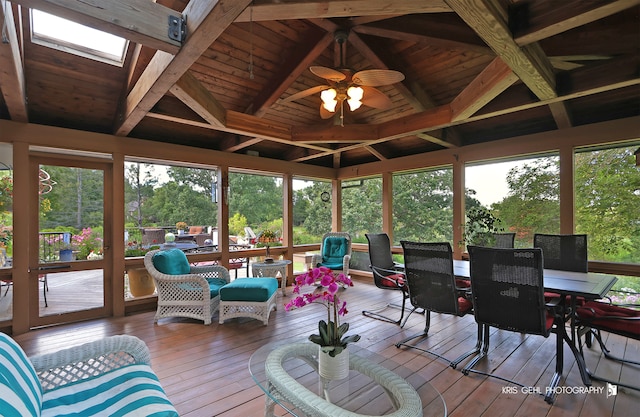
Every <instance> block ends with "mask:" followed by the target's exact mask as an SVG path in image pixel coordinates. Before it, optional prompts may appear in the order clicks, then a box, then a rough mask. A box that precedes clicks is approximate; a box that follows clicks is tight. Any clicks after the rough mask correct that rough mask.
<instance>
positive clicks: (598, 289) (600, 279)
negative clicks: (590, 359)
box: [453, 260, 618, 386]
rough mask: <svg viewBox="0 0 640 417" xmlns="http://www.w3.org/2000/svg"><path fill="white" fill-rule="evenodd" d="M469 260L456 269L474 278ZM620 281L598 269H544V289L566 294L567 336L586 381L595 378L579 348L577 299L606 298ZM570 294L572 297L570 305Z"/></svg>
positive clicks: (455, 265)
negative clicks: (594, 270) (580, 270)
mask: <svg viewBox="0 0 640 417" xmlns="http://www.w3.org/2000/svg"><path fill="white" fill-rule="evenodd" d="M469 266H470V264H469V261H466V260H454V261H453V273H454V275H455V276H456V277H457V278H466V279H470V278H471V279H472V277H471V274H470V270H469ZM617 281H618V278H616V277H615V276H613V275H607V274H599V273H594V272H572V271H559V270H555V269H545V270H544V271H543V282H544V290H545V291H549V292H552V293H557V294H560V295H562V296H563V297H560V298H561V300H562V301H561V305H562V306H564V308H565V314H566V316H567V317H568V319H569V323H570V326H571V331H570V333H569V334H567V332H566V331H564V328H562V331H563V339H564V340H565V342H566V343H567V345H568V346H569V348H570V349H571V352H572V353H573V356H574V357H575V358H576V363H577V364H578V369H579V371H580V376H581V378H582V382H583V383H584V385H587V386H590V385H591V378H590V377H589V371H588V369H587V365H586V362H585V360H584V357H583V356H582V354H581V353H580V351H579V348H578V335H577V333H576V320H575V319H576V317H575V311H576V303H577V300H578V299H579V298H584V299H585V300H598V299H601V298H604V297H605V295H606V294H607V293H608V292H609V290H611V288H612V287H613V285H614V284H615V283H616V282H617ZM566 298H568V299H569V300H570V302H569V305H566V304H565V302H566Z"/></svg>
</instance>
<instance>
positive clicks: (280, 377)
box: [249, 340, 447, 417]
mask: <svg viewBox="0 0 640 417" xmlns="http://www.w3.org/2000/svg"><path fill="white" fill-rule="evenodd" d="M318 348H319V347H318V345H316V344H313V343H310V342H306V343H296V342H291V341H289V340H285V341H279V342H276V343H270V344H267V345H264V346H262V347H260V348H259V349H258V350H257V351H256V352H255V353H254V354H253V355H252V356H251V358H250V359H249V372H250V373H251V376H252V378H253V380H254V381H255V382H256V383H257V384H258V386H259V387H260V388H261V389H262V390H263V391H264V392H265V394H266V406H265V416H269V417H271V416H273V412H274V407H275V405H276V404H278V405H280V406H281V407H282V408H283V409H284V410H285V411H286V412H287V413H289V414H290V415H292V416H325V417H328V416H331V417H333V416H336V415H341V416H360V415H366V416H389V415H390V416H395V417H399V416H402V417H419V416H425V417H427V416H429V417H443V416H446V415H447V407H446V404H445V402H444V399H443V398H442V396H441V395H440V393H439V392H438V390H436V389H435V388H434V387H433V386H432V385H431V384H429V382H427V381H426V380H425V379H424V377H422V376H420V375H419V373H418V372H417V371H414V370H411V369H409V368H406V367H404V366H401V365H399V364H397V363H395V362H393V360H391V359H388V358H386V357H383V356H381V355H379V354H376V353H374V352H371V351H368V350H367V349H364V348H360V347H359V346H357V343H351V344H349V359H350V360H349V362H350V369H351V370H350V371H349V376H347V377H346V378H345V379H341V380H335V381H329V380H324V379H322V378H321V377H320V375H319V374H318V373H317V367H318V362H317V355H318Z"/></svg>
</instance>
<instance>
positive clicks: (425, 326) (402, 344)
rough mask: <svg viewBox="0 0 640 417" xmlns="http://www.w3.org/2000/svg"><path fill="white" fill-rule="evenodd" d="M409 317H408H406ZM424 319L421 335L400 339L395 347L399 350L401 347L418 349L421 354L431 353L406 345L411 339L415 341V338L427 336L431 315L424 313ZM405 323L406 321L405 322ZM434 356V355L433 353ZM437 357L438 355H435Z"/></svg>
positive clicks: (427, 312)
mask: <svg viewBox="0 0 640 417" xmlns="http://www.w3.org/2000/svg"><path fill="white" fill-rule="evenodd" d="M414 311H415V308H414V309H413V310H411V313H413V312H414ZM411 313H409V315H411ZM407 317H409V316H407ZM424 317H425V324H424V330H423V331H422V333H418V334H414V335H413V336H409V337H407V338H406V339H402V340H401V341H399V342H397V343H396V347H397V348H398V349H399V348H401V347H402V346H405V347H408V348H412V349H418V350H422V351H423V352H427V353H431V352H429V351H427V350H424V349H420V348H418V347H416V346H413V345H408V344H407V342H408V341H410V340H413V339H417V338H424V337H427V336H428V335H429V327H430V326H431V314H429V311H425V313H424ZM405 321H406V320H405ZM434 355H435V353H434ZM436 356H438V355H436Z"/></svg>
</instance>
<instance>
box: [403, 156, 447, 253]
mask: <svg viewBox="0 0 640 417" xmlns="http://www.w3.org/2000/svg"><path fill="white" fill-rule="evenodd" d="M452 224H453V170H452V168H442V169H435V170H429V171H420V172H411V173H402V174H396V175H394V177H393V240H394V244H395V245H399V244H400V241H401V240H412V241H422V242H425V241H429V242H443V241H446V242H450V243H451V244H453V228H452Z"/></svg>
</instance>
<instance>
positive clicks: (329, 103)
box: [320, 88, 338, 113]
mask: <svg viewBox="0 0 640 417" xmlns="http://www.w3.org/2000/svg"><path fill="white" fill-rule="evenodd" d="M337 95H338V92H337V91H336V90H335V89H334V88H329V89H328V90H324V91H322V93H320V98H321V99H322V107H324V108H325V110H327V111H329V112H332V113H333V112H334V111H336V105H337V104H338V100H336V96H337Z"/></svg>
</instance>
